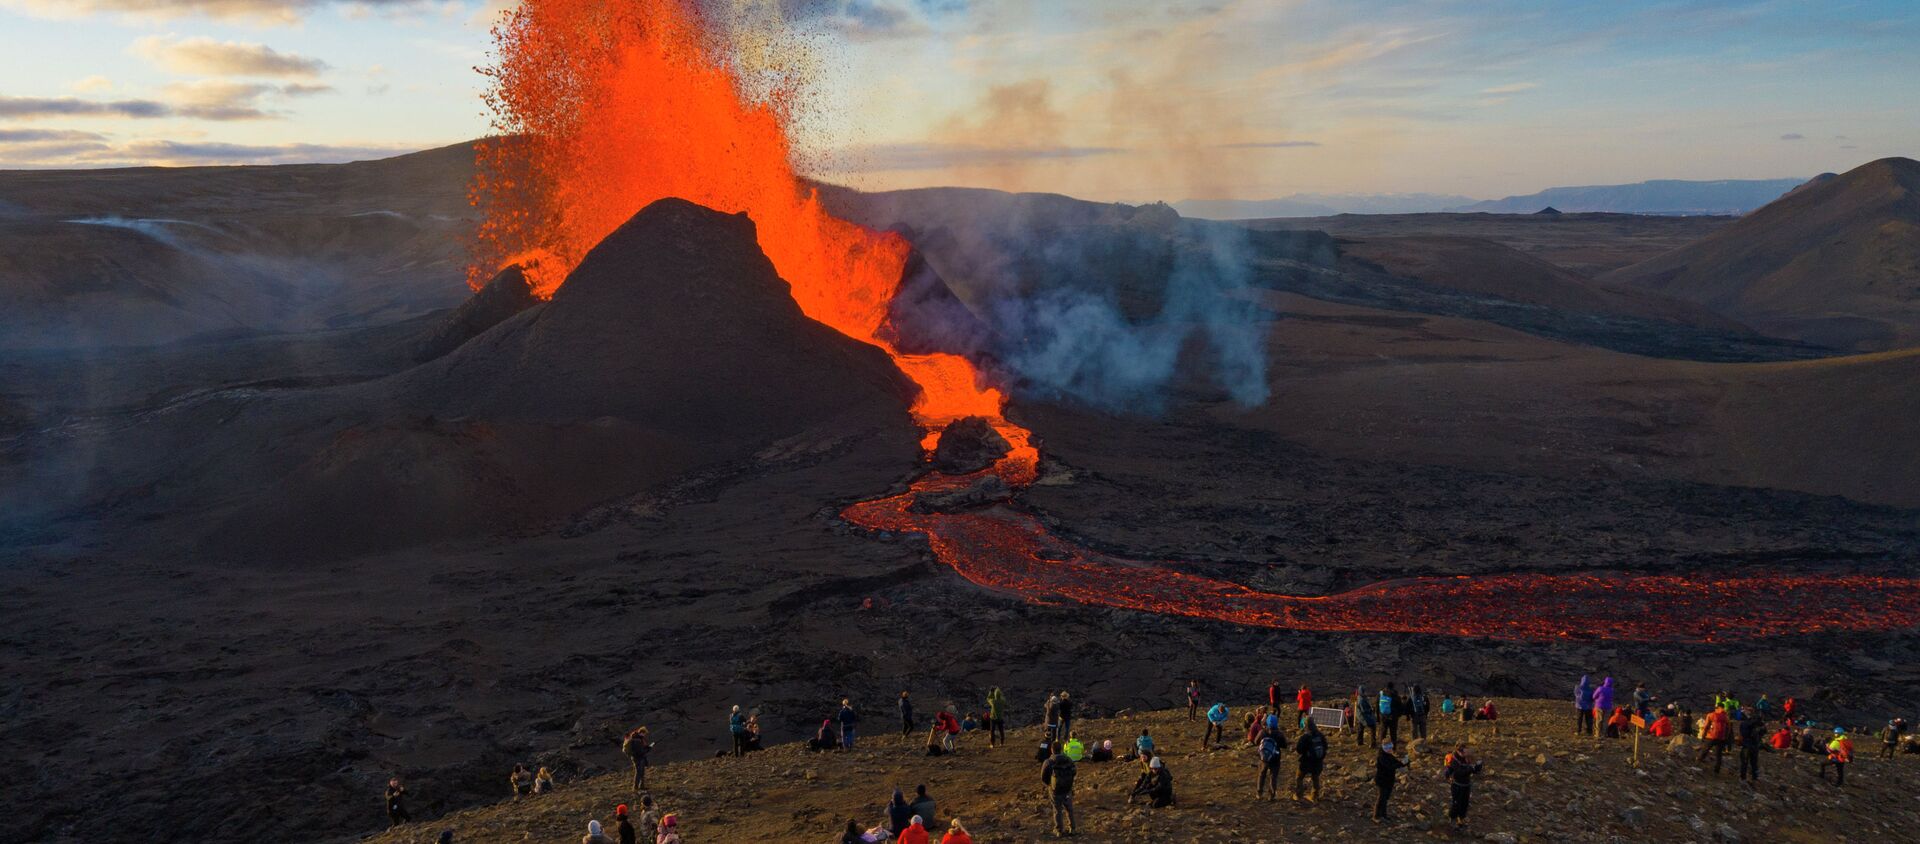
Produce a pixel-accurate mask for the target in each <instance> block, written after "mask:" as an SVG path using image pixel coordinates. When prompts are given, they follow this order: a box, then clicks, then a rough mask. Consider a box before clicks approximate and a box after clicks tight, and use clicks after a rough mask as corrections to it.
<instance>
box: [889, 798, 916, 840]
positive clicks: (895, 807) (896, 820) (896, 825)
mask: <svg viewBox="0 0 1920 844" xmlns="http://www.w3.org/2000/svg"><path fill="white" fill-rule="evenodd" d="M913 817H914V815H913V805H912V804H910V803H908V802H907V796H906V795H905V794H902V793H901V792H900V789H897V788H896V789H894V790H893V801H892V802H890V803H888V804H887V831H888V832H891V833H893V834H894V835H899V834H900V833H902V832H906V831H907V826H908V825H909V824H911V823H913Z"/></svg>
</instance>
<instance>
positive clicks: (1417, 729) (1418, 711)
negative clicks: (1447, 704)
mask: <svg viewBox="0 0 1920 844" xmlns="http://www.w3.org/2000/svg"><path fill="white" fill-rule="evenodd" d="M1431 708H1432V704H1430V703H1429V702H1428V701H1427V692H1426V690H1425V689H1422V688H1420V684H1418V683H1415V684H1414V685H1413V693H1412V694H1410V695H1408V696H1407V720H1408V721H1409V722H1411V723H1412V724H1413V737H1414V738H1416V739H1423V738H1426V737H1427V713H1428V712H1429V711H1431Z"/></svg>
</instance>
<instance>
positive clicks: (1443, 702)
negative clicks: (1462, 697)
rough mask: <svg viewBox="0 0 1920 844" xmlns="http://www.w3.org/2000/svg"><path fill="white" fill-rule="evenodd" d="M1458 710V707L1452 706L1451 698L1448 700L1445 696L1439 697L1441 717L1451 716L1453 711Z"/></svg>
mask: <svg viewBox="0 0 1920 844" xmlns="http://www.w3.org/2000/svg"><path fill="white" fill-rule="evenodd" d="M1458 708H1459V707H1458V706H1456V705H1455V704H1454V702H1453V698H1450V697H1448V696H1446V695H1441V696H1440V714H1441V715H1442V716H1446V715H1452V714H1453V713H1454V710H1456V709H1458Z"/></svg>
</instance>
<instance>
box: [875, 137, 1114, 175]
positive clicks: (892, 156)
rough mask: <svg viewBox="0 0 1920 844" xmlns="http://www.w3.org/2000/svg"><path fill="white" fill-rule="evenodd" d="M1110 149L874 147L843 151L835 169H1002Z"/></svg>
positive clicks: (942, 145) (1110, 150) (1111, 150)
mask: <svg viewBox="0 0 1920 844" xmlns="http://www.w3.org/2000/svg"><path fill="white" fill-rule="evenodd" d="M1124 152H1126V150H1123V149H1117V148H1114V147H1073V146H1044V147H1032V146H1019V147H995V146H978V145H973V144H945V143H904V144H874V145H871V146H863V147H853V148H851V149H848V150H845V151H844V152H843V155H842V157H843V158H844V159H845V160H844V161H843V162H841V164H842V166H841V167H840V168H838V170H839V171H840V172H846V173H883V172H889V171H901V170H944V169H947V168H959V167H1005V166H1008V165H1013V164H1019V163H1023V162H1032V161H1043V160H1048V159H1062V158H1086V157H1088V156H1095V155H1114V154H1118V153H1124Z"/></svg>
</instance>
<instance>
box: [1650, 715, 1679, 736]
mask: <svg viewBox="0 0 1920 844" xmlns="http://www.w3.org/2000/svg"><path fill="white" fill-rule="evenodd" d="M1647 732H1650V733H1653V734H1654V736H1656V737H1658V738H1672V737H1673V733H1674V728H1673V719H1672V718H1668V717H1667V716H1665V715H1662V716H1660V717H1658V718H1655V719H1653V725H1652V726H1650V727H1648V728H1647Z"/></svg>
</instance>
